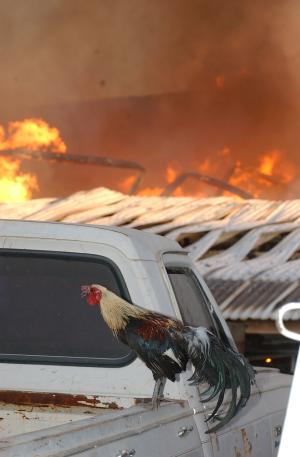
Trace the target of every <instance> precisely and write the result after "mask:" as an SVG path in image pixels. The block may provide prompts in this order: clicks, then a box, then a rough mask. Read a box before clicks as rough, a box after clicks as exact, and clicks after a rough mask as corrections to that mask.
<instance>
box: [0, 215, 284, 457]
mask: <svg viewBox="0 0 300 457" xmlns="http://www.w3.org/2000/svg"><path fill="white" fill-rule="evenodd" d="M99 282H100V283H101V284H102V285H105V286H106V287H108V288H109V289H111V290H113V291H114V292H116V293H117V294H120V295H121V296H122V297H124V298H127V299H129V300H131V301H132V302H133V303H136V304H139V305H141V306H145V307H147V308H150V309H153V310H156V311H159V312H161V313H164V314H168V315H171V316H176V317H177V318H179V319H183V320H184V321H185V322H186V323H187V324H190V325H194V326H200V325H202V326H206V327H209V328H213V329H214V330H215V331H216V332H217V333H218V334H219V336H220V338H222V339H223V341H224V342H225V343H226V344H233V343H232V340H231V335H230V332H229V329H228V327H227V325H226V323H225V321H224V320H223V318H222V316H221V314H220V313H219V311H218V307H217V305H216V303H215V301H214V299H213V297H212V295H211V294H210V292H209V290H208V288H207V286H206V285H205V283H204V281H203V279H202V278H201V276H200V274H199V272H198V271H197V268H196V267H195V265H194V264H193V263H192V261H191V260H190V258H189V257H188V255H187V253H186V252H184V251H183V250H182V249H181V248H180V246H179V245H178V244H177V243H175V242H172V241H170V240H168V239H166V238H163V237H159V236H154V235H150V234H147V233H145V232H140V231H134V230H129V229H125V228H124V229H123V228H114V227H98V226H83V225H71V224H52V223H42V222H41V223H40V222H24V221H1V222H0V292H1V303H0V456H1V457H2V456H5V457H27V456H28V457H29V456H30V457H46V456H48V457H50V456H51V457H63V456H64V457H66V456H84V457H92V456H93V457H95V456H103V457H106V456H107V457H129V456H136V457H171V456H172V457H175V456H176V457H178V456H184V457H199V456H204V457H211V456H214V457H243V456H251V457H271V456H275V455H276V453H277V448H278V446H279V441H280V434H281V427H282V423H283V419H284V414H285V409H286V404H287V399H288V393H289V387H290V382H291V381H290V376H288V375H283V374H280V373H279V372H278V371H276V370H271V369H258V372H257V386H256V387H254V388H253V392H252V395H251V398H250V400H249V401H248V403H247V405H246V407H245V408H243V409H242V410H241V412H240V413H239V414H238V415H237V416H236V417H234V418H233V419H232V420H231V421H230V422H229V424H228V425H227V426H225V427H223V428H222V429H220V430H219V431H218V432H217V433H211V434H209V433H206V432H207V430H208V428H209V426H208V425H207V422H205V420H206V419H207V418H208V417H209V414H210V412H211V411H212V409H213V408H214V402H211V403H209V404H206V405H205V406H204V405H203V404H202V403H201V399H200V395H199V390H198V388H197V387H193V386H189V385H188V383H187V382H186V379H187V378H188V376H189V373H187V374H186V376H181V379H180V382H177V383H171V382H167V384H166V387H165V391H164V395H165V400H164V401H163V402H162V404H161V406H160V408H159V409H158V410H157V411H156V410H152V409H151V408H150V407H149V399H150V398H151V395H152V391H153V386H154V381H153V378H152V374H151V372H150V371H149V370H148V369H147V368H146V366H145V365H144V364H143V363H142V362H141V361H140V360H139V359H138V358H136V357H135V355H134V354H133V353H132V352H131V351H130V350H129V349H128V348H127V347H125V346H124V345H122V344H121V343H118V341H117V340H115V339H114V337H113V336H112V334H111V332H110V330H109V329H108V328H107V327H106V325H105V323H104V322H103V320H102V318H101V316H100V313H99V310H98V309H96V308H97V307H88V306H87V305H86V304H85V301H83V300H82V299H81V298H80V286H81V285H82V284H90V283H99ZM228 395H229V394H228ZM227 400H229V398H227ZM224 408H226V401H225V405H224Z"/></svg>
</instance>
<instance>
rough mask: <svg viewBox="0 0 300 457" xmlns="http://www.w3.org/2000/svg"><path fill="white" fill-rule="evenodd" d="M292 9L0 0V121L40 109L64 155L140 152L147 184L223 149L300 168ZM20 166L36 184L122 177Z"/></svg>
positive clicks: (298, 11)
mask: <svg viewBox="0 0 300 457" xmlns="http://www.w3.org/2000/svg"><path fill="white" fill-rule="evenodd" d="M299 16H300V5H299V2H297V1H296V0H288V1H287V0H276V1H274V2H267V3H266V2H261V1H254V0H244V1H243V2H241V1H240V0H228V1H227V2H226V3H224V1H221V0H213V1H209V0H205V1H204V0H203V1H201V0H163V1H161V0H153V1H151V2H148V1H146V0H131V1H130V2H124V1H123V0H110V1H109V0H106V1H105V0H103V1H101V2H99V1H98V0H89V2H86V1H85V0H73V1H72V2H70V1H68V0H46V1H43V2H40V1H39V0H27V2H23V1H22V0H15V2H13V3H11V2H9V1H4V0H1V2H0V54H1V73H0V96H1V101H2V103H1V108H2V109H1V115H0V121H2V122H7V121H9V120H16V119H21V118H24V117H41V116H42V117H44V118H45V119H46V120H47V121H48V122H50V123H51V124H52V125H55V126H56V127H58V128H59V129H60V130H61V132H62V136H63V138H64V140H65V142H66V143H67V145H68V150H69V151H70V152H73V153H81V154H98V155H106V156H110V155H111V156H113V157H120V158H127V159H130V160H138V161H140V162H141V163H142V164H143V165H144V166H145V167H146V168H147V174H146V177H145V180H144V185H145V186H153V187H155V186H163V185H164V184H165V176H164V169H165V168H166V166H167V164H168V163H171V164H172V165H174V167H175V168H177V169H178V170H179V169H180V170H182V171H190V170H192V169H195V168H196V167H197V164H199V163H201V162H202V161H204V160H205V159H207V158H208V157H209V158H210V159H211V161H219V162H220V159H219V155H218V151H220V150H222V149H224V148H225V147H227V148H229V149H230V151H231V156H232V163H233V162H234V161H235V160H237V159H238V160H242V161H243V162H245V164H246V165H249V166H251V165H254V164H255V163H256V162H257V158H258V156H259V155H260V154H262V153H264V152H266V151H270V150H272V149H274V148H276V149H280V150H282V151H284V153H285V154H286V156H287V157H288V159H289V160H290V161H291V162H292V163H293V164H294V167H295V169H296V170H297V172H296V175H297V173H298V174H299V159H298V151H299V146H300V141H299V135H298V132H299V125H298V124H299V114H300V113H299V111H300V109H299V108H300V87H299V84H300V78H299V74H300V58H299V56H300V53H299V50H300V49H299V48H300V44H299V43H300V40H299V38H300V37H299V34H300V32H299V27H298V24H299V19H300V17H299ZM222 165H223V164H222V162H221V163H220V166H219V168H218V167H217V169H216V173H217V174H218V175H219V176H217V177H220V178H222V177H223V176H224V175H226V172H227V170H223V169H222ZM230 166H231V163H230V161H229V164H228V167H229V168H230ZM26 167H34V168H35V169H36V170H38V172H39V174H40V175H41V176H42V178H43V179H42V181H43V182H42V183H41V185H40V188H41V194H42V195H49V194H52V195H53V194H56V195H58V194H62V193H68V192H70V191H73V190H75V188H77V189H78V188H84V187H92V186H94V185H100V184H103V185H110V186H111V187H114V188H117V182H118V181H119V180H120V179H122V176H123V177H124V172H122V173H121V172H117V171H109V173H108V172H107V170H100V169H99V170H94V169H92V168H89V167H88V168H86V169H84V170H83V168H81V169H79V168H78V167H75V166H74V167H73V168H72V169H70V168H68V167H61V168H60V169H57V167H55V166H54V165H50V166H47V169H46V168H44V167H43V166H41V164H38V165H34V164H26V165H25V168H26ZM51 167H52V168H51ZM43 170H44V171H43ZM49 170H51V172H49ZM66 173H67V174H68V175H70V173H71V175H72V176H73V179H72V180H69V181H68V183H67V185H66V180H65V176H66ZM190 186H191V190H192V185H190ZM296 189H297V186H296V185H295V183H294V184H293V188H292V192H293V195H296V193H297V191H296ZM280 192H281V195H280V196H281V197H285V196H287V195H289V194H288V193H286V192H287V190H284V191H283V190H282V189H281V190H280Z"/></svg>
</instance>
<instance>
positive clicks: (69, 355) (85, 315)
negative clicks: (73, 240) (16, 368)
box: [0, 251, 133, 365]
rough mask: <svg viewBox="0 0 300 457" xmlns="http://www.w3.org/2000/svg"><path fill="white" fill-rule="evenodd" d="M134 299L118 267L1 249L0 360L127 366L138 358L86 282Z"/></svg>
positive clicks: (74, 257)
mask: <svg viewBox="0 0 300 457" xmlns="http://www.w3.org/2000/svg"><path fill="white" fill-rule="evenodd" d="M91 283H100V284H102V285H104V286H106V287H108V288H109V289H111V290H112V291H114V292H115V293H117V294H119V295H121V296H123V297H124V298H127V299H129V297H128V295H127V294H126V290H125V286H122V278H121V275H120V273H119V271H118V270H117V268H116V267H115V266H113V265H112V264H111V263H110V262H109V261H108V260H106V259H105V258H101V257H98V256H84V255H78V254H60V253H56V254H49V253H37V252H34V253H33V252H28V251H27V252H26V253H25V252H24V251H22V252H16V251H13V252H11V251H10V252H7V251H2V252H1V251H0V297H1V300H0V360H1V361H22V362H30V363H47V362H48V363H63V364H85V365H103V364H104V365H105V364H116V365H120V364H125V363H128V361H129V360H131V358H133V354H132V353H131V352H130V351H129V349H128V348H127V347H126V346H125V345H123V344H121V343H119V342H118V341H117V340H116V338H114V337H113V335H112V333H111V331H110V329H109V328H108V327H107V325H106V324H105V322H104V321H103V319H102V316H101V314H100V311H99V308H98V307H97V306H88V305H87V303H86V300H85V299H82V298H81V295H80V286H81V285H82V284H91Z"/></svg>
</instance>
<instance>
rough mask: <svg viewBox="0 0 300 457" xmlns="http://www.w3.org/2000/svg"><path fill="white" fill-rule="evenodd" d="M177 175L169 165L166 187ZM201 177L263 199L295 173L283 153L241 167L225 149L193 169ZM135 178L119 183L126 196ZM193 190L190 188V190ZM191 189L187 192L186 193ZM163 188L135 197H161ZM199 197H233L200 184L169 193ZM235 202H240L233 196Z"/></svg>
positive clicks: (272, 153)
mask: <svg viewBox="0 0 300 457" xmlns="http://www.w3.org/2000/svg"><path fill="white" fill-rule="evenodd" d="M183 171H184V170H182V171H180V170H179V169H178V167H177V168H175V167H174V166H173V165H171V164H169V165H168V166H167V169H166V172H165V181H166V185H167V184H170V183H172V182H173V181H174V180H175V179H176V177H177V176H178V175H180V174H181V173H182V172H183ZM192 171H196V172H198V173H199V174H201V175H207V176H211V177H214V178H218V179H221V180H224V181H225V182H228V183H229V184H231V185H233V186H236V187H239V188H240V189H242V190H244V191H247V192H248V193H249V194H251V195H253V197H265V195H266V194H267V191H268V192H269V190H270V189H273V188H275V187H274V186H284V185H286V184H288V183H289V182H291V181H292V179H293V178H294V171H293V167H292V165H291V163H290V162H289V161H288V160H287V159H286V158H285V154H284V152H283V151H280V150H279V149H274V150H272V151H269V152H266V153H264V154H262V155H261V156H260V157H259V158H258V161H257V164H256V165H255V166H250V165H247V164H245V163H243V162H242V161H241V160H234V158H233V157H232V154H231V151H230V148H228V147H224V148H223V149H221V150H220V151H218V152H217V153H216V154H215V155H214V156H211V157H208V158H205V159H204V160H203V161H202V162H200V163H197V164H195V165H194V167H193V170H192ZM133 180H134V176H130V177H129V178H126V179H124V180H123V181H122V182H121V183H120V185H119V186H120V188H121V189H122V190H123V191H124V192H128V190H129V188H130V186H131V185H132V182H133ZM191 186H192V187H191ZM188 189H190V191H189V190H188ZM163 191H164V187H153V188H152V187H147V188H144V189H141V190H139V192H138V195H143V196H153V195H161V193H162V192H163ZM191 194H192V195H193V196H197V197H199V198H201V197H208V196H215V195H220V194H221V195H224V196H231V197H232V196H233V194H232V193H230V192H228V191H223V192H222V190H221V189H217V190H216V189H215V188H213V187H209V186H208V185H207V184H205V183H203V182H200V181H192V179H191V183H189V184H188V185H185V184H184V183H183V185H181V186H180V187H178V188H176V189H175V190H174V192H173V193H172V195H173V196H178V197H182V196H189V195H191ZM236 198H240V197H238V196H236Z"/></svg>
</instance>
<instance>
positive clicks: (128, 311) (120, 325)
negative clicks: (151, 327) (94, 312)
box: [98, 286, 145, 335]
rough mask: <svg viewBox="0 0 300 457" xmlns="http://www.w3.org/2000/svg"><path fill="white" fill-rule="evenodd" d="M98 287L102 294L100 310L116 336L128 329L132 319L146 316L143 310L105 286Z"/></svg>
mask: <svg viewBox="0 0 300 457" xmlns="http://www.w3.org/2000/svg"><path fill="white" fill-rule="evenodd" d="M98 287H99V289H100V290H101V292H102V298H101V303H100V304H99V308H100V311H101V314H102V316H103V319H104V320H105V322H106V324H107V325H108V326H109V328H110V329H111V331H112V332H113V333H114V335H116V334H117V332H118V331H120V330H123V329H124V328H125V327H126V325H127V323H128V321H129V319H130V317H136V318H139V317H142V315H144V314H145V311H144V310H143V309H142V308H140V307H138V306H133V305H131V304H130V303H128V302H127V301H126V300H123V299H122V298H120V297H118V296H117V295H115V294H114V293H113V292H110V291H109V290H108V289H106V288H105V287H103V286H98Z"/></svg>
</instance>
